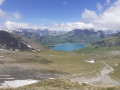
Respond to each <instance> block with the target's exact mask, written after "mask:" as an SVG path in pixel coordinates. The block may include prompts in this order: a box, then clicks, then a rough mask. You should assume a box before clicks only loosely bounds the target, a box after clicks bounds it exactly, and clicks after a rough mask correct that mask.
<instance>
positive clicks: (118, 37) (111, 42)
mask: <svg viewBox="0 0 120 90" xmlns="http://www.w3.org/2000/svg"><path fill="white" fill-rule="evenodd" d="M92 45H93V46H102V47H105V46H107V47H113V46H114V47H118V46H120V33H117V34H115V35H113V36H111V37H109V38H106V39H103V40H101V41H99V42H97V43H94V44H92Z"/></svg>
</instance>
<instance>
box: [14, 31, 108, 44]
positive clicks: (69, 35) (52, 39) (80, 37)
mask: <svg viewBox="0 0 120 90" xmlns="http://www.w3.org/2000/svg"><path fill="white" fill-rule="evenodd" d="M13 32H14V33H16V34H19V35H22V36H24V37H27V38H29V39H31V40H34V41H37V42H40V43H42V44H43V45H56V44H60V43H87V44H91V43H94V42H96V41H99V40H101V39H103V38H105V37H107V36H108V34H106V33H105V32H104V31H100V30H99V31H95V30H88V29H84V30H81V29H75V30H72V31H69V32H58V31H49V30H36V31H34V30H26V29H22V30H20V31H13Z"/></svg>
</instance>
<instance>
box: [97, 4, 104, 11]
mask: <svg viewBox="0 0 120 90" xmlns="http://www.w3.org/2000/svg"><path fill="white" fill-rule="evenodd" d="M97 8H98V10H99V11H102V10H103V6H102V5H101V3H97Z"/></svg>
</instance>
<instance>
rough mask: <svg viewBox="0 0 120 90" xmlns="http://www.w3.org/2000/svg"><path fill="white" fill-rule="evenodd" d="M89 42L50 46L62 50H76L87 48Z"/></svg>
mask: <svg viewBox="0 0 120 90" xmlns="http://www.w3.org/2000/svg"><path fill="white" fill-rule="evenodd" d="M87 45H88V44H80V43H62V44H58V45H55V46H51V47H49V48H50V49H52V50H62V51H68V52H70V51H74V50H78V49H82V48H85V47H86V46H87Z"/></svg>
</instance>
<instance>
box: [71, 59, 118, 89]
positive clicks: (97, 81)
mask: <svg viewBox="0 0 120 90" xmlns="http://www.w3.org/2000/svg"><path fill="white" fill-rule="evenodd" d="M101 62H102V63H104V64H105V67H104V68H103V69H102V70H101V71H100V73H99V74H98V75H97V76H96V77H92V78H85V77H84V78H81V77H77V78H72V79H71V80H72V81H77V82H79V83H88V84H92V85H95V86H102V87H107V86H117V85H120V82H118V81H115V80H113V79H111V78H110V76H109V74H110V73H112V72H113V71H114V69H113V68H112V67H111V66H109V65H108V64H106V63H105V62H104V61H101Z"/></svg>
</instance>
